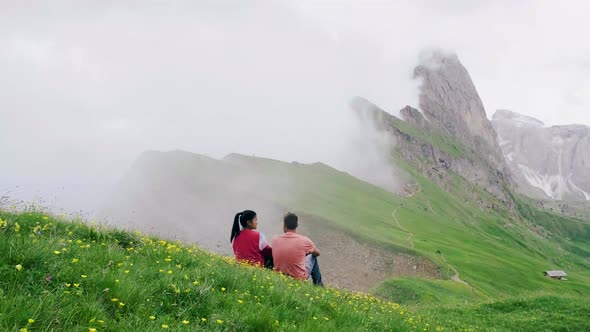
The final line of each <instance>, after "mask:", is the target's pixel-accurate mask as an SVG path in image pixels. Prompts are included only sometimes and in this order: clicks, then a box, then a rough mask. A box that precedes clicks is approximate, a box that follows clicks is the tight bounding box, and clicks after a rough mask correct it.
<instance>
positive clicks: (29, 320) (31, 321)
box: [27, 318, 35, 324]
mask: <svg viewBox="0 0 590 332" xmlns="http://www.w3.org/2000/svg"><path fill="white" fill-rule="evenodd" d="M27 322H29V324H33V323H34V322H35V320H34V319H33V318H29V319H28V320H27Z"/></svg>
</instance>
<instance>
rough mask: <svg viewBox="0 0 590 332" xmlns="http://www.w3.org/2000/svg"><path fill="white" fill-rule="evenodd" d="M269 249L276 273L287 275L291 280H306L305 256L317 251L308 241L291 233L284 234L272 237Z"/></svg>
mask: <svg viewBox="0 0 590 332" xmlns="http://www.w3.org/2000/svg"><path fill="white" fill-rule="evenodd" d="M271 247H272V256H273V260H274V268H275V270H276V271H279V272H283V273H285V274H288V275H290V276H291V277H293V278H297V279H302V280H305V279H307V277H308V273H307V270H306V269H305V256H306V255H307V254H308V253H311V252H313V251H314V250H317V249H316V247H315V246H314V244H313V242H311V240H310V239H308V238H307V237H305V236H302V235H299V234H296V233H293V232H286V233H285V234H282V235H276V236H274V237H273V238H272V241H271Z"/></svg>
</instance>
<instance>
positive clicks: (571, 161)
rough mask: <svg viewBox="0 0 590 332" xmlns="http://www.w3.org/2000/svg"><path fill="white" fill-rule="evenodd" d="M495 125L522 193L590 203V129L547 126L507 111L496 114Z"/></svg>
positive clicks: (581, 126) (585, 127)
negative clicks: (589, 201)
mask: <svg viewBox="0 0 590 332" xmlns="http://www.w3.org/2000/svg"><path fill="white" fill-rule="evenodd" d="M492 123H493V125H494V128H495V129H496V131H497V133H498V141H499V143H500V146H501V147H502V151H503V153H504V155H505V156H506V160H507V161H508V165H509V166H510V169H511V170H512V173H513V174H514V177H515V179H516V180H517V182H518V185H519V188H520V190H521V191H523V192H524V193H527V194H529V195H533V196H536V197H549V198H552V199H556V200H586V201H588V200H590V127H587V126H583V125H567V126H552V127H546V126H545V125H544V123H543V122H541V121H539V120H537V119H534V118H531V117H528V116H524V115H521V114H518V113H515V112H511V111H505V110H500V111H497V112H496V113H495V114H494V116H493V121H492Z"/></svg>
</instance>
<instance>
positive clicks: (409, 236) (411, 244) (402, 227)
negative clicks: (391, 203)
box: [391, 205, 414, 249]
mask: <svg viewBox="0 0 590 332" xmlns="http://www.w3.org/2000/svg"><path fill="white" fill-rule="evenodd" d="M400 207H402V206H401V205H400V206H398V207H396V208H395V210H393V212H392V213H391V216H392V217H393V221H394V222H395V223H396V225H397V226H398V227H399V229H401V230H403V231H404V232H406V233H408V237H407V238H406V241H408V242H409V243H410V248H412V249H414V241H412V237H413V236H414V233H412V232H410V231H409V230H408V229H407V228H405V227H404V226H402V224H400V223H399V220H398V219H397V217H396V216H395V214H396V213H397V210H399V208H400Z"/></svg>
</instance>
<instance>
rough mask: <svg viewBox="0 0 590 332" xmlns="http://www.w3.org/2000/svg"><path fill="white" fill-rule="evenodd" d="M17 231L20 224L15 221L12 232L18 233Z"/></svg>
mask: <svg viewBox="0 0 590 332" xmlns="http://www.w3.org/2000/svg"><path fill="white" fill-rule="evenodd" d="M19 231H20V225H19V224H18V223H17V222H15V223H14V232H15V233H18V232H19Z"/></svg>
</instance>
